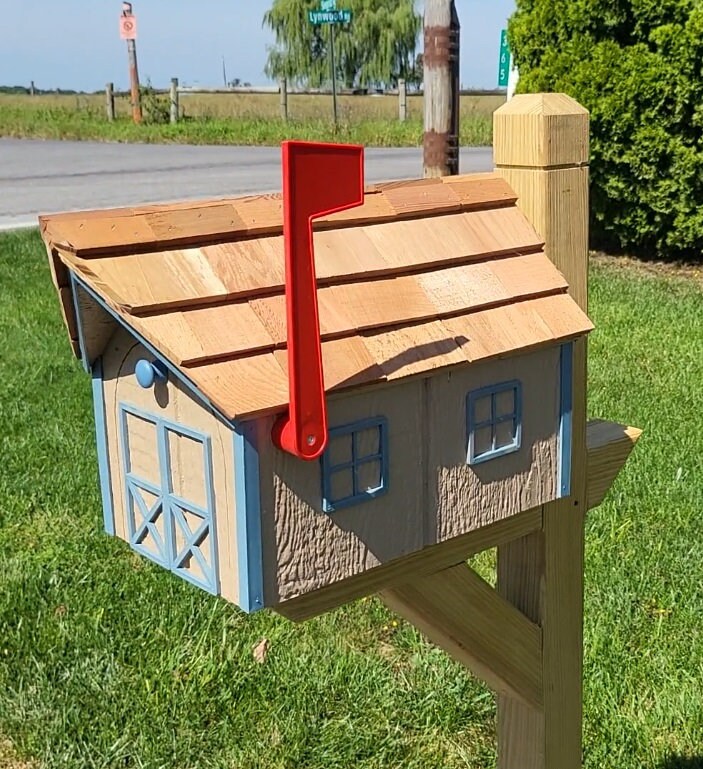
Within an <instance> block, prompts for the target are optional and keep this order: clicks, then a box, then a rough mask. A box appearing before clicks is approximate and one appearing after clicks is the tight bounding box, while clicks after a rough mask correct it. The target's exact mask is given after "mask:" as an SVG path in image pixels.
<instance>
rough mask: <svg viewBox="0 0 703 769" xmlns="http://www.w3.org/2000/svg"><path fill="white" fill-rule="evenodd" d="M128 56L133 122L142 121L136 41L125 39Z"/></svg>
mask: <svg viewBox="0 0 703 769" xmlns="http://www.w3.org/2000/svg"><path fill="white" fill-rule="evenodd" d="M127 55H128V57H129V84H130V90H131V95H132V118H133V120H134V122H135V123H141V122H142V95H141V93H140V91H139V68H138V67H137V41H136V40H128V41H127Z"/></svg>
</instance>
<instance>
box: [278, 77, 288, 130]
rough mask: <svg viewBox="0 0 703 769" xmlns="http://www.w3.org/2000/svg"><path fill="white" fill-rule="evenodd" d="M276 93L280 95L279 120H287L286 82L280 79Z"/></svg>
mask: <svg viewBox="0 0 703 769" xmlns="http://www.w3.org/2000/svg"><path fill="white" fill-rule="evenodd" d="M278 91H279V93H280V97H281V99H280V103H281V120H285V121H287V120H288V81H287V80H286V79H285V78H284V77H282V78H281V79H280V80H279V81H278Z"/></svg>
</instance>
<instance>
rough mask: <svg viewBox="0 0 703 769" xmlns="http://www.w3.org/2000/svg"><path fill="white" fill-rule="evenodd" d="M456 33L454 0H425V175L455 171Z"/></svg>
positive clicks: (457, 21) (457, 88) (457, 153)
mask: <svg viewBox="0 0 703 769" xmlns="http://www.w3.org/2000/svg"><path fill="white" fill-rule="evenodd" d="M459 35H460V24H459V16H458V15H457V12H456V8H455V6H454V0H425V35H424V38H425V50H424V54H423V65H424V81H425V82H424V91H425V99H424V101H425V136H424V142H423V165H424V175H425V176H450V175H453V174H458V173H459V96H460V84H459Z"/></svg>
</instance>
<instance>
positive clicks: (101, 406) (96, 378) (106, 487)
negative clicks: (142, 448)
mask: <svg viewBox="0 0 703 769" xmlns="http://www.w3.org/2000/svg"><path fill="white" fill-rule="evenodd" d="M91 373H92V377H93V410H94V413H95V437H96V444H97V448H98V470H99V472H100V493H101V495H102V502H103V520H104V523H105V532H106V533H107V534H110V535H112V536H113V537H114V536H115V510H114V505H113V501H112V483H111V479H110V461H109V459H108V448H107V426H106V424H105V394H104V392H103V362H102V358H98V359H97V360H96V361H95V363H94V364H93V370H92V372H91Z"/></svg>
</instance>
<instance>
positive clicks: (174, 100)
mask: <svg viewBox="0 0 703 769" xmlns="http://www.w3.org/2000/svg"><path fill="white" fill-rule="evenodd" d="M179 114H180V112H179V106H178V78H177V77H172V78H171V112H170V117H171V123H177V122H178V117H179Z"/></svg>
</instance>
